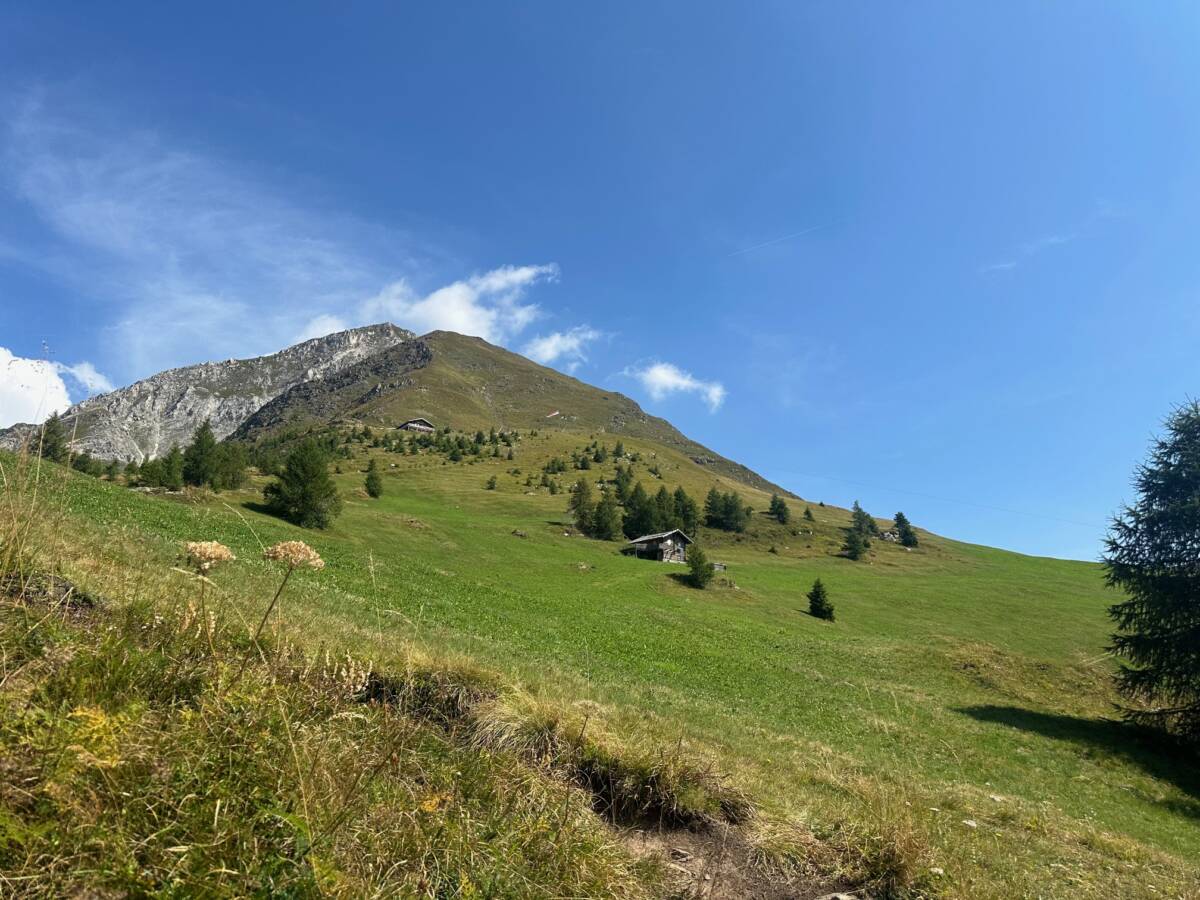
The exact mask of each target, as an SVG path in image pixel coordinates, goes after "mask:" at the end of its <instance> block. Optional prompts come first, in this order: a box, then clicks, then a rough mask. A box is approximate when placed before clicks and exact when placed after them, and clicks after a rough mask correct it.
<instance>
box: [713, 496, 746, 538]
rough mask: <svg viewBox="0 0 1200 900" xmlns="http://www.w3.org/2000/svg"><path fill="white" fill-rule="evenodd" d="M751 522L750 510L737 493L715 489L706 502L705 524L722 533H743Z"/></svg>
mask: <svg viewBox="0 0 1200 900" xmlns="http://www.w3.org/2000/svg"><path fill="white" fill-rule="evenodd" d="M749 521H750V509H749V508H748V507H747V506H746V505H745V504H744V503H743V502H742V498H741V495H739V494H738V493H737V492H736V491H729V492H727V493H724V494H723V493H721V492H720V491H718V490H717V489H716V488H715V487H714V488H712V489H711V490H710V491H709V492H708V496H707V497H706V498H705V500H704V524H705V525H707V526H708V527H709V528H717V529H720V530H721V531H736V532H743V531H745V530H746V525H747V524H748V523H749Z"/></svg>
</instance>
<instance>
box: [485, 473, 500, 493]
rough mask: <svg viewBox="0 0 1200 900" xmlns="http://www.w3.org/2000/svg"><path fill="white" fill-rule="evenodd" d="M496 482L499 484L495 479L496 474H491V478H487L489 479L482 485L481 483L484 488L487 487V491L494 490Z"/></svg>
mask: <svg viewBox="0 0 1200 900" xmlns="http://www.w3.org/2000/svg"><path fill="white" fill-rule="evenodd" d="M498 484H499V482H498V481H497V480H496V476H495V475H493V476H492V477H491V478H489V479H488V480H487V481H486V482H484V485H483V486H484V487H485V488H487V489H488V490H489V491H494V490H495V489H496V487H497V485H498Z"/></svg>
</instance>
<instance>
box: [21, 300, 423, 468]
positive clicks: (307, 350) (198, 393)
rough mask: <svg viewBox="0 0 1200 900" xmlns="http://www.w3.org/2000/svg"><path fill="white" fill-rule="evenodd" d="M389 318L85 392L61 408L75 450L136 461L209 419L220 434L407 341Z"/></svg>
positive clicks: (25, 434)
mask: <svg viewBox="0 0 1200 900" xmlns="http://www.w3.org/2000/svg"><path fill="white" fill-rule="evenodd" d="M414 337H415V335H414V334H413V333H412V332H411V331H406V330H405V329H403V328H398V327H397V326H395V325H392V324H390V323H383V324H379V325H368V326H365V327H362V328H352V329H350V330H348V331H341V332H338V333H336V334H330V335H326V336H325V337H319V338H312V339H311V340H307V341H303V342H301V343H299V344H295V345H294V346H291V347H288V348H286V349H284V350H280V351H279V352H278V353H271V354H268V355H266V356H259V357H255V358H252V359H230V360H225V361H223V362H206V363H199V364H197V365H192V366H184V367H182V368H178V369H168V370H167V371H165V372H159V373H158V374H157V375H153V376H151V377H150V378H147V379H144V380H142V381H138V382H136V383H134V384H131V385H129V386H128V387H124V388H119V389H117V390H115V391H111V392H109V393H107V394H101V395H98V396H95V397H89V398H88V399H87V400H84V401H82V402H81V403H77V404H75V405H74V406H72V407H71V408H70V409H68V410H67V411H66V412H65V413H64V414H63V422H64V424H65V426H66V428H67V431H68V433H72V432H73V433H74V435H75V442H74V447H75V450H76V451H77V452H87V453H90V454H91V455H93V456H97V457H101V458H103V459H121V460H131V459H133V460H137V461H138V462H141V461H143V460H145V459H149V458H152V457H155V456H160V455H162V454H164V453H166V452H167V451H168V450H169V449H170V448H171V446H172V445H174V444H179V445H181V446H182V445H184V444H186V443H187V442H188V441H189V440H191V437H192V434H193V433H194V432H195V430H196V428H197V427H198V426H199V425H200V424H201V423H202V422H204V421H205V420H206V419H207V420H208V421H209V422H210V423H211V425H212V429H213V432H214V434H215V435H216V437H217V438H218V440H220V439H222V438H225V437H227V436H228V435H230V434H232V433H233V432H234V431H235V430H236V429H237V428H238V426H240V425H241V424H242V423H243V422H244V421H246V419H247V418H249V417H250V416H251V415H253V414H254V413H255V412H256V411H258V410H259V409H260V408H261V407H263V406H264V405H266V404H267V403H269V402H270V401H272V400H273V399H275V398H276V397H278V396H279V395H280V394H283V393H284V392H286V391H288V390H290V389H292V388H294V387H296V386H297V385H300V384H303V383H305V382H307V381H311V380H313V379H317V378H321V377H323V376H326V375H330V374H333V373H336V372H338V371H339V370H341V369H344V368H347V367H349V366H352V365H354V364H355V363H358V362H360V361H362V360H364V359H367V358H368V357H371V356H373V355H375V354H377V353H379V352H380V351H382V350H386V349H388V348H390V347H394V346H396V345H397V344H402V343H404V342H405V341H409V340H412V339H413V338H414ZM36 433H37V426H35V425H15V426H13V427H12V428H9V429H6V430H4V431H0V447H5V448H7V449H16V448H17V447H19V446H20V445H21V444H22V443H23V442H25V441H27V440H31V439H34V438H35V436H36Z"/></svg>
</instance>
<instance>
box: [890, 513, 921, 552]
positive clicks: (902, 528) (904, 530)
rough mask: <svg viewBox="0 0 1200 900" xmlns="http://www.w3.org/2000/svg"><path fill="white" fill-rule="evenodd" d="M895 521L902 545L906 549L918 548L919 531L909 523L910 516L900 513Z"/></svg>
mask: <svg viewBox="0 0 1200 900" xmlns="http://www.w3.org/2000/svg"><path fill="white" fill-rule="evenodd" d="M894 521H895V523H896V535H897V537H899V538H900V544H901V545H902V546H904V547H915V546H917V543H918V541H917V531H916V529H915V528H913V527H912V523H911V522H909V521H908V516H906V515H904V513H902V512H898V513H896V518H895V519H894Z"/></svg>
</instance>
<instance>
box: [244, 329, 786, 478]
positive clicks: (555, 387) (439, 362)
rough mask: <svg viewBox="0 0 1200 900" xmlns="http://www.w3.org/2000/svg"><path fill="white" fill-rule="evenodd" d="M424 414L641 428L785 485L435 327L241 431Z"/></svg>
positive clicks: (603, 396)
mask: <svg viewBox="0 0 1200 900" xmlns="http://www.w3.org/2000/svg"><path fill="white" fill-rule="evenodd" d="M417 416H422V417H424V418H427V419H429V420H431V421H433V422H435V423H436V424H437V425H438V426H439V427H441V426H450V427H453V428H457V429H462V430H469V431H474V430H475V429H477V428H483V429H485V430H486V429H487V428H490V427H492V426H495V427H497V428H506V429H513V428H516V429H521V430H526V429H531V428H539V427H544V426H547V425H549V426H553V427H566V428H573V429H583V430H588V431H601V432H604V433H607V434H612V435H615V436H619V437H640V438H643V439H647V440H650V441H653V442H654V443H655V444H658V445H661V446H664V447H668V448H671V449H674V450H677V451H679V452H680V453H682V454H684V455H686V456H687V457H689V458H690V459H692V460H695V461H698V462H699V463H700V464H701V465H704V466H706V467H708V468H709V469H710V470H711V471H713V472H714V473H717V474H720V475H724V476H727V477H731V478H735V479H737V480H738V481H741V482H743V483H745V484H748V485H752V486H754V487H757V488H762V489H767V490H775V491H778V492H780V493H786V491H784V490H783V488H780V487H778V486H777V485H773V484H771V483H770V482H768V481H767V480H766V479H765V478H763V477H762V476H760V475H758V474H757V473H755V472H753V471H751V470H750V469H748V468H746V467H745V466H743V465H741V464H739V463H736V462H733V461H732V460H728V459H725V458H724V457H723V456H721V455H719V454H717V453H714V452H713V451H712V450H709V449H708V448H707V447H704V446H702V445H701V444H697V443H696V442H695V441H693V440H691V439H689V438H688V437H686V436H685V435H683V434H682V433H680V432H679V431H678V430H677V429H676V428H675V427H674V426H673V425H671V423H670V422H668V421H666V420H665V419H660V418H658V417H657V416H651V415H649V414H647V413H646V412H645V411H644V410H643V409H642V408H641V407H640V406H638V405H637V404H636V403H634V402H633V401H632V400H630V399H629V398H628V397H626V396H625V395H624V394H618V393H616V392H614V391H605V390H601V389H600V388H597V387H593V386H592V385H589V384H585V383H584V382H582V381H579V380H578V379H576V378H572V377H570V376H569V375H564V374H562V373H561V372H557V371H555V370H554V369H549V368H547V367H545V366H539V365H538V364H537V363H535V362H532V361H530V360H528V359H526V358H525V357H523V356H520V355H518V354H516V353H513V352H511V351H509V350H505V349H504V348H502V347H496V346H494V345H492V344H489V343H488V342H487V341H484V340H483V339H481V338H477V337H467V336H465V335H461V334H455V333H453V332H449V331H435V332H432V333H431V334H427V335H425V336H424V337H421V338H418V339H416V340H412V341H407V342H406V343H404V344H402V345H400V346H397V347H393V348H391V349H390V350H386V351H384V352H382V353H379V354H377V355H375V356H373V357H371V358H369V359H366V360H363V361H362V362H360V363H358V364H356V365H354V366H351V367H349V368H347V369H345V370H343V371H341V372H338V373H335V374H334V375H331V376H329V377H326V378H319V379H314V380H313V381H310V382H305V383H304V384H300V385H297V386H296V387H295V388H293V389H292V390H290V391H288V392H286V393H285V394H283V395H282V396H280V397H279V398H277V399H276V400H274V401H272V402H271V403H268V404H267V405H266V406H265V407H263V408H262V409H261V410H259V411H258V412H257V413H256V414H255V415H253V416H251V417H250V418H249V419H248V420H247V421H246V422H245V424H244V425H243V426H242V427H241V428H240V429H239V430H238V433H237V437H238V438H239V439H242V440H251V441H253V440H256V439H260V438H261V437H263V436H264V435H269V434H276V433H278V432H279V431H281V430H283V429H286V428H289V427H290V428H292V429H302V428H307V427H310V426H314V425H315V426H323V425H326V424H328V423H330V422H331V421H335V420H339V419H342V420H356V421H361V422H369V423H371V424H374V425H397V424H399V423H401V422H403V421H405V420H406V419H411V418H415V417H417Z"/></svg>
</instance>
